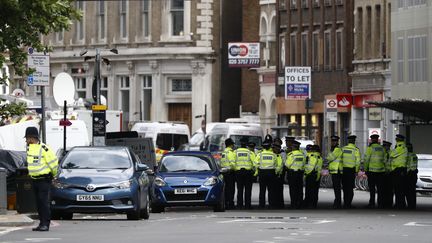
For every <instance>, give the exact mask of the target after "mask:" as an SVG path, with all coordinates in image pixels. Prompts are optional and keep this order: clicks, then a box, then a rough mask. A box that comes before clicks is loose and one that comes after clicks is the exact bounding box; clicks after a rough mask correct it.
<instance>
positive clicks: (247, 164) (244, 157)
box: [234, 148, 255, 170]
mask: <svg viewBox="0 0 432 243" xmlns="http://www.w3.org/2000/svg"><path fill="white" fill-rule="evenodd" d="M235 155H236V160H235V166H234V169H235V170H241V169H242V168H243V169H246V170H252V169H253V167H254V164H253V161H254V160H255V155H254V154H253V152H251V151H250V150H249V149H247V148H238V149H237V150H236V151H235Z"/></svg>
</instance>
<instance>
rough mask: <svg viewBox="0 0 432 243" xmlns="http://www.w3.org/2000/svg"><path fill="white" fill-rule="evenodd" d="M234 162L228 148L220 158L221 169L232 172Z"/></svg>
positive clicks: (232, 151)
mask: <svg viewBox="0 0 432 243" xmlns="http://www.w3.org/2000/svg"><path fill="white" fill-rule="evenodd" d="M235 161H236V155H235V152H234V150H233V149H232V148H230V147H228V148H226V149H225V150H224V151H223V152H222V158H221V160H220V163H221V166H222V168H227V169H230V170H234V167H235Z"/></svg>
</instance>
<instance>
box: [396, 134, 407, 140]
mask: <svg viewBox="0 0 432 243" xmlns="http://www.w3.org/2000/svg"><path fill="white" fill-rule="evenodd" d="M396 139H400V140H405V136H404V135H402V134H396Z"/></svg>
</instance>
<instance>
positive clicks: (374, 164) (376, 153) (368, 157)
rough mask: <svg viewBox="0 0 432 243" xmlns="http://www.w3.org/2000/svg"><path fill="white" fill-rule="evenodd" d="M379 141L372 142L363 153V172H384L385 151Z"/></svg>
mask: <svg viewBox="0 0 432 243" xmlns="http://www.w3.org/2000/svg"><path fill="white" fill-rule="evenodd" d="M384 150H385V149H384V147H383V146H382V145H381V144H379V143H372V144H370V145H369V147H367V149H366V152H365V155H364V170H365V172H385V151H384Z"/></svg>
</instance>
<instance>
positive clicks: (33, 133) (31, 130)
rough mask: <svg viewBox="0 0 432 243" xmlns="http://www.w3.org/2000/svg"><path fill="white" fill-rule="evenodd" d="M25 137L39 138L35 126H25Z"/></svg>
mask: <svg viewBox="0 0 432 243" xmlns="http://www.w3.org/2000/svg"><path fill="white" fill-rule="evenodd" d="M24 137H25V138H39V132H38V130H37V128H36V127H27V129H26V131H25V136H24Z"/></svg>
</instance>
